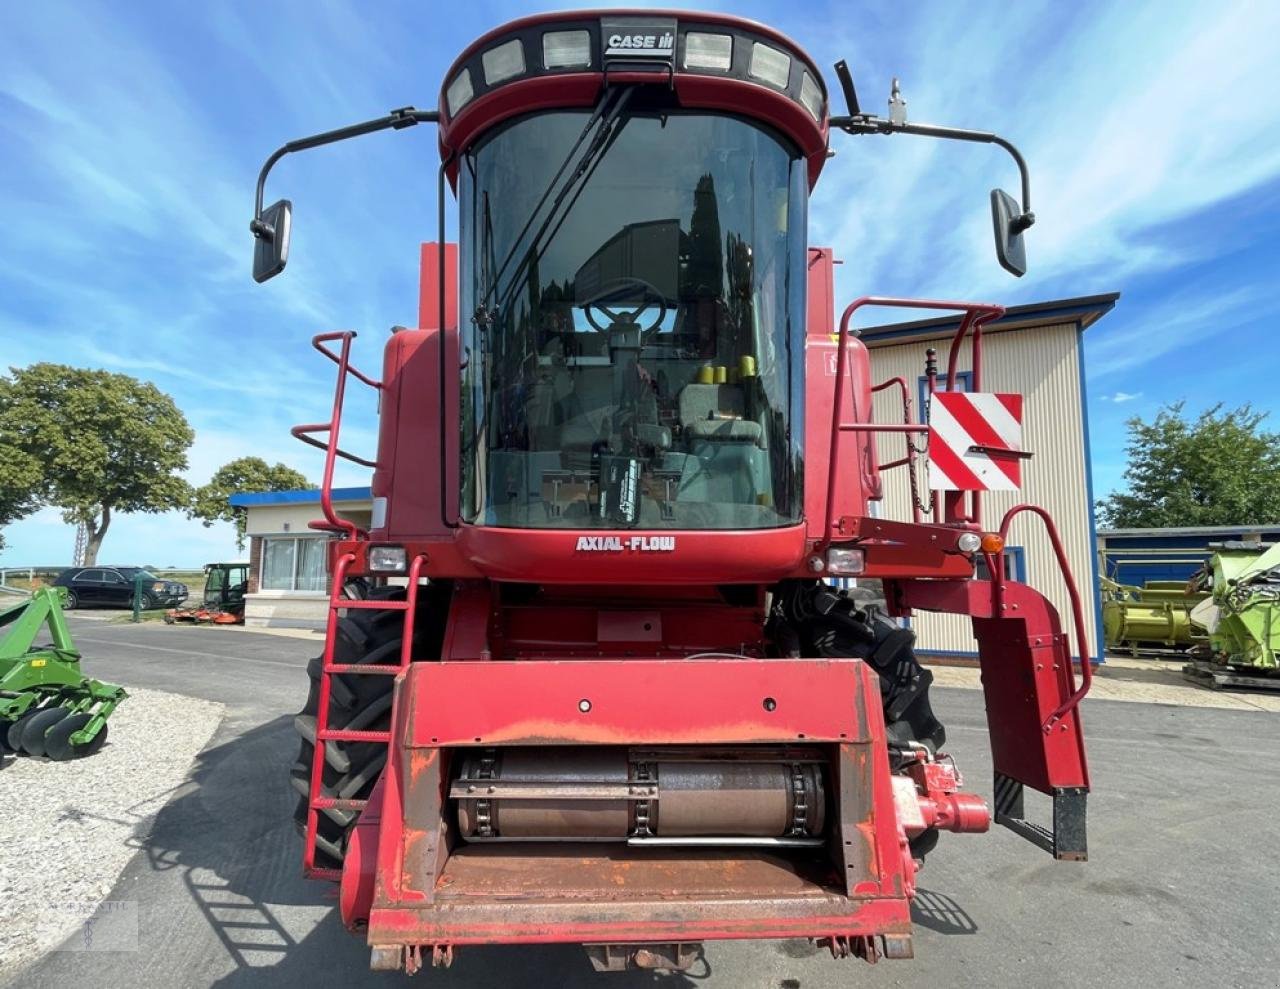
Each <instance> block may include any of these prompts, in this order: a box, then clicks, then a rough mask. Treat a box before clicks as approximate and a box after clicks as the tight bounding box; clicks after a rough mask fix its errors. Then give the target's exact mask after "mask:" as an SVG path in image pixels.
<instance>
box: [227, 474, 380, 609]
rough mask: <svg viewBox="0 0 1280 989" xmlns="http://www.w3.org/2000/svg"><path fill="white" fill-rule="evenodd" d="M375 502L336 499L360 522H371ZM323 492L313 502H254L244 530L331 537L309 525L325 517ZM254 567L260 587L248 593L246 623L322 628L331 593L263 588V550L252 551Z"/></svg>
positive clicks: (338, 508) (348, 515)
mask: <svg viewBox="0 0 1280 989" xmlns="http://www.w3.org/2000/svg"><path fill="white" fill-rule="evenodd" d="M372 507H373V506H372V502H370V501H368V500H365V501H353V502H337V503H335V505H334V508H335V510H336V511H337V513H338V514H339V515H340V516H342V517H343V518H349V519H351V520H352V521H353V522H355V523H356V524H357V525H361V526H366V527H367V526H368V525H369V519H370V514H371V511H372ZM323 514H324V513H323V512H322V511H321V509H320V495H319V492H317V493H316V500H315V501H314V502H310V503H303V504H289V505H253V506H250V507H249V509H248V513H247V517H246V519H245V531H246V533H247V535H248V536H249V537H250V538H253V537H262V536H283V535H289V536H300V537H304V538H315V539H328V538H330V536H329V534H328V533H326V532H321V531H319V530H316V529H312V528H310V527H309V523H310V522H313V521H315V520H316V519H319V518H322V517H323ZM252 556H253V566H254V569H255V573H254V575H253V576H254V582H253V586H255V587H257V588H258V590H256V591H254V593H252V594H246V595H245V612H244V616H245V625H247V626H250V627H253V626H257V627H260V628H261V627H271V628H311V629H323V628H324V625H325V622H326V620H327V618H328V607H329V594H328V592H327V591H280V590H263V589H262V588H261V579H262V574H261V567H262V553H261V551H260V544H258V551H256V552H254V553H253V554H252Z"/></svg>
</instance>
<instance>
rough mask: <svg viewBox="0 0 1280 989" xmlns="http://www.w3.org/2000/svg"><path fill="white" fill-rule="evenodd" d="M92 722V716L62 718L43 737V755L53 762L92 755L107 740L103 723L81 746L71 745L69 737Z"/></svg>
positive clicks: (74, 715) (105, 727) (105, 726)
mask: <svg viewBox="0 0 1280 989" xmlns="http://www.w3.org/2000/svg"><path fill="white" fill-rule="evenodd" d="M92 720H93V717H92V715H88V714H72V715H69V716H68V717H65V718H63V719H62V720H61V721H59V722H58V723H57V724H56V725H54V726H53V727H52V728H50V729H49V730H48V731H47V732H46V733H45V736H44V754H45V755H47V756H48V757H49V758H50V759H52V760H53V761H54V762H65V761H66V760H68V759H79V758H81V757H82V756H87V755H93V754H94V753H95V752H97V751H98V750H99V749H100V748H102V746H103V744H104V743H105V742H106V740H107V725H106V724H105V723H104V724H103V726H102V728H101V729H100V730H99V731H98V734H96V735H94V736H93V738H91V739H89V741H87V742H85V743H84V744H83V745H73V744H72V743H71V736H72V735H74V734H75V733H76V732H78V731H79V730H80V729H81V728H83V727H84V726H85V725H87V724H88V723H89V722H90V721H92Z"/></svg>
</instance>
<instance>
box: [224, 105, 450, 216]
mask: <svg viewBox="0 0 1280 989" xmlns="http://www.w3.org/2000/svg"><path fill="white" fill-rule="evenodd" d="M439 120H440V111H439V110H417V109H414V108H413V107H411V106H406V107H401V108H400V109H399V110H392V111H391V112H390V113H389V114H387V115H386V116H385V117H378V118H376V119H374V120H365V121H363V122H362V123H358V124H351V125H349V126H347V127H339V128H338V129H337V130H330V131H325V132H324V133H322V134H313V135H311V136H310V137H300V138H298V139H297V140H296V141H290V142H289V143H288V144H285V145H282V146H281V147H279V148H277V149H276V150H275V151H273V152H272V154H271V157H269V158H268V159H267V160H266V161H265V162H264V163H263V165H262V171H260V172H259V173H258V190H257V194H256V196H255V198H254V204H253V221H252V222H251V223H250V224H249V230H250V231H252V233H253V235H254V236H255V237H267V238H270V237H272V236H273V235H274V234H275V231H274V230H273V229H272V228H271V226H270V225H269V224H267V223H264V222H263V220H262V196H263V192H264V191H265V190H266V187H267V175H268V174H269V173H270V172H271V169H272V168H273V167H275V164H276V162H278V161H279V160H280V159H281V158H283V157H284V156H285V155H287V154H292V153H293V152H295V151H309V150H310V149H311V148H318V147H321V146H322V145H325V144H334V143H335V142H337V141H346V140H348V139H350V138H353V137H362V136H363V135H365V134H372V133H374V132H375V131H380V130H403V129H404V128H406V127H412V126H413V125H414V124H434V123H437V122H438V121H439Z"/></svg>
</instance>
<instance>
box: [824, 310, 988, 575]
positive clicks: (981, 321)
mask: <svg viewBox="0 0 1280 989" xmlns="http://www.w3.org/2000/svg"><path fill="white" fill-rule="evenodd" d="M864 306H877V307H884V308H891V309H935V310H941V311H944V312H955V313H963V317H962V319H961V320H960V326H959V328H958V329H957V330H956V333H955V335H954V337H952V340H951V350H950V353H949V355H948V359H947V388H948V390H950V389H952V388H954V387H955V380H956V364H957V362H958V361H959V356H960V345H961V344H962V343H963V342H964V339H965V337H967V336H969V335H970V333H972V348H973V349H972V357H971V368H972V372H973V388H974V390H975V391H977V390H978V389H979V387H980V383H981V375H982V327H983V326H985V325H986V324H987V323H990V322H991V321H992V320H994V319H999V318H1000V317H1001V316H1003V315H1004V307H1003V306H998V305H994V304H989V303H981V302H938V301H932V300H925V299H898V298H890V297H886V296H873V295H865V296H863V297H862V298H860V299H855V300H854V301H853V302H851V303H849V305H848V306H846V307H845V310H844V313H843V314H842V315H841V317H840V333H839V335H838V337H837V340H836V381H835V389H836V391H835V401H834V402H833V403H832V406H833V407H832V417H831V418H832V421H831V449H830V453H829V456H828V458H827V470H828V474H827V497H826V509H825V512H824V518H825V520H826V525H825V532H826V535H825V537H824V539H823V541H822V543H821V544H820V546H819V547H818V550H819V552H823V553H825V552H826V550H827V548H828V547H829V546H830V545H831V543H832V541H833V539H834V538H835V534H836V532H837V531H838V529H839V525H840V520H839V519H837V518H833V517H832V511H833V509H834V507H835V504H836V485H837V484H838V483H839V476H840V471H839V466H840V434H841V433H903V434H905V435H906V436H907V438H908V442H907V450H908V453H907V456H906V457H905V458H903V459H902V460H897V461H892V462H891V463H890V464H889V465H888V467H896V466H901V465H902V464H903V463H904V462H905V463H907V464H909V465H910V469H911V470H912V471H914V470H915V453H914V451H913V449H912V444H911V442H910V437H911V434H913V433H918V434H922V435H925V436H928V435H929V426H928V424H926V423H913V422H902V423H873V422H859V421H856V420H858V419H860V418H861V415H862V410H860V409H858V408H857V407H856V400H855V408H854V410H853V414H854V418H855V421H854V422H845V421H844V407H845V391H846V388H845V378H846V377H847V376H848V364H849V354H848V347H847V345H848V342H849V322H850V320H851V319H852V317H853V314H854V313H855V312H857V311H858V310H859V309H862V308H863V307H864ZM895 382H896V383H898V384H900V385H901V386H902V390H903V400H904V403H906V408H907V409H908V410H909V408H910V397H909V391H908V389H907V383H906V382H905V381H903V380H902V379H901V378H896V379H895V378H890V379H889V380H888V381H885V382H881V383H880V384H879V385H876V386H874V387H873V388H872V391H873V392H876V391H882V390H884V389H885V388H888V387H891V386H892V385H893V384H894V383H895ZM930 384H931V386H932V379H930ZM849 390H852V389H849ZM931 390H932V387H931ZM866 414H867V415H868V416H870V414H871V410H870V409H867V410H866ZM907 418H909V412H908V415H907ZM868 462H870V457H869V456H868ZM886 469H887V468H886ZM952 494H954V495H962V494H963V493H962V492H950V493H949V496H948V497H947V498H945V499H944V501H945V503H946V510H945V512H943V513H941V515H942V517H941V518H940V517H939V511H938V506H937V505H935V508H934V512H935V517H934V521H945V522H948V523H955V522H960V523H965V522H968V523H976V522H977V521H978V515H979V502H978V498H977V495H976V493H975V494H974V496H973V500H972V502H971V506H972V507H971V509H970V511H969V512H968V513H967V514H962V513H961V512H960V504H961V499H960V498H958V497H957V498H952V497H950V495H952ZM913 515H914V516H915V521H916V522H919V521H921V518H920V512H919V510H918V506H913Z"/></svg>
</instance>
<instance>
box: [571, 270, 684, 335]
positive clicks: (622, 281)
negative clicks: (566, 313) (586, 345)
mask: <svg viewBox="0 0 1280 989" xmlns="http://www.w3.org/2000/svg"><path fill="white" fill-rule="evenodd" d="M637 287H638V288H639V294H638V297H639V299H640V302H639V303H638V304H637V305H636V306H635V308H633V309H624V308H621V307H618V306H616V305H615V306H614V307H613V308H610V307H609V306H606V305H605V304H604V302H605V301H606V300H610V301H611V300H614V299H622V300H626V299H635V298H637V293H636V291H635V289H636V288H637ZM653 305H656V306H657V307H658V315H657V316H656V317H654V320H653V322H652V323H650V324H649V325H648V326H644V327H641V328H640V332H641V334H642V335H643V334H647V333H650V332H652V331H653V330H656V329H657V328H658V326H659V324H661V323H662V321H663V319H664V318H666V315H667V297H666V296H665V295H663V294H662V293H661V292H660V291H658V289H657V288H656V287H655V286H654V285H653V284H651V283H650V282H646V281H645V280H644V279H643V278H630V277H627V278H617V279H615V280H614V281H612V282H610V283H609V284H608V285H606V286H605V287H604V288H602V289H601V290H600V291H599V292H597V293H596V294H595V295H593V296H591V298H589V299H587V300H586V301H584V302H583V303H582V310H583V313H584V314H585V315H586V317H587V322H588V323H590V324H591V326H592V328H593V329H594V330H596V332H598V333H604V332H606V331H607V330H608V329H609V326H601V325H600V324H599V323H597V322H596V318H595V316H594V314H593V313H592V310H593V309H598V310H600V312H602V313H604V314H605V315H606V316H608V317H609V320H610V325H615V324H618V323H630V324H632V325H635V324H636V317H637V316H639V315H640V314H641V313H642V312H644V311H645V310H646V309H648V308H650V307H651V306H653Z"/></svg>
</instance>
